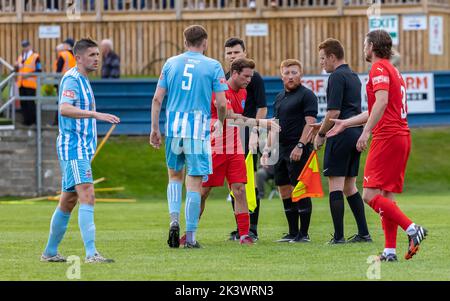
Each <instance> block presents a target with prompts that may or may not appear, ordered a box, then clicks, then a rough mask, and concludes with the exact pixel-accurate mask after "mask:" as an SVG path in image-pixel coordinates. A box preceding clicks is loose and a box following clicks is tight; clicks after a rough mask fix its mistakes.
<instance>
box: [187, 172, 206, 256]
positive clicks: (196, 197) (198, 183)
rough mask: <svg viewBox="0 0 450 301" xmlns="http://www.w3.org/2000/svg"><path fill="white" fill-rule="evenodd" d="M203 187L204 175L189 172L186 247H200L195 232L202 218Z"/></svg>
mask: <svg viewBox="0 0 450 301" xmlns="http://www.w3.org/2000/svg"><path fill="white" fill-rule="evenodd" d="M201 189H202V176H191V175H189V174H188V176H187V177H186V205H185V217H186V244H185V248H186V247H187V248H189V247H193V248H197V247H200V244H198V242H197V240H196V237H195V234H196V232H197V228H198V221H199V218H200V203H201Z"/></svg>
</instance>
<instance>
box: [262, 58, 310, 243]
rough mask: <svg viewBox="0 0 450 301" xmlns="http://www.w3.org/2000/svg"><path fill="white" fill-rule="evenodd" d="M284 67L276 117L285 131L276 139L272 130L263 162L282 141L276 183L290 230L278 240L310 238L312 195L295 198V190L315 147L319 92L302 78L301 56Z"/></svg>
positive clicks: (283, 64) (281, 67)
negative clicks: (313, 127)
mask: <svg viewBox="0 0 450 301" xmlns="http://www.w3.org/2000/svg"><path fill="white" fill-rule="evenodd" d="M280 71H281V78H282V80H283V85H284V90H283V91H282V92H280V93H279V94H278V95H277V96H276V98H275V107H274V111H275V115H274V117H275V119H276V120H278V121H279V123H280V127H281V132H280V133H279V141H274V139H273V136H272V135H270V134H269V139H268V142H267V146H266V147H265V148H264V151H263V155H262V158H261V164H262V165H263V166H266V165H268V160H269V153H270V152H271V151H272V152H273V150H274V148H276V146H277V142H278V143H279V149H278V151H279V157H278V162H277V163H276V164H275V185H277V186H278V191H279V193H280V197H281V199H282V200H283V206H284V213H285V214H286V219H287V222H288V225H289V233H288V234H286V235H285V236H283V237H282V238H281V239H279V240H277V241H278V242H309V241H310V238H309V235H308V229H309V223H310V219H311V212H312V203H311V198H303V199H301V200H299V201H298V202H292V198H291V194H292V191H293V189H294V187H295V186H296V185H297V183H298V181H297V178H298V176H299V175H300V172H301V171H302V169H303V167H304V166H305V164H306V162H307V161H308V158H309V156H310V154H311V151H312V144H311V143H310V142H311V141H310V137H308V134H309V131H310V129H309V126H307V124H313V123H314V122H316V117H317V111H318V101H317V97H316V95H315V94H314V93H313V92H312V91H311V90H309V89H308V88H306V87H304V86H302V84H301V82H300V81H301V78H302V75H303V69H302V65H301V63H300V62H299V61H298V60H293V59H288V60H285V61H283V62H282V63H281V66H280ZM299 219H300V228H299Z"/></svg>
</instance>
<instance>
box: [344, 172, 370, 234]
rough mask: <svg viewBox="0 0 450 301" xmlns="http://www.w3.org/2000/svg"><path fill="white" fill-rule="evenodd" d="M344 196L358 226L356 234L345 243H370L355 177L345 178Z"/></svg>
mask: <svg viewBox="0 0 450 301" xmlns="http://www.w3.org/2000/svg"><path fill="white" fill-rule="evenodd" d="M344 195H345V196H346V197H347V202H348V204H349V206H350V209H351V210H352V213H353V216H354V217H355V220H356V224H357V226H358V234H356V235H354V236H353V237H352V238H350V239H349V240H348V241H347V242H349V243H353V242H372V238H371V237H370V234H369V229H368V227H367V221H366V214H365V212H364V202H363V200H362V197H361V195H360V193H359V192H358V188H357V187H356V177H346V178H345V182H344Z"/></svg>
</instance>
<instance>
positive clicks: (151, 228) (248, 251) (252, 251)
mask: <svg viewBox="0 0 450 301" xmlns="http://www.w3.org/2000/svg"><path fill="white" fill-rule="evenodd" d="M262 202H263V203H262V206H261V208H262V210H261V215H260V229H259V231H260V240H259V241H258V243H257V244H256V245H254V246H241V245H239V244H238V243H236V242H231V241H227V240H226V239H227V235H228V232H229V231H230V230H232V229H233V227H234V220H233V215H232V212H231V206H230V204H229V203H227V202H226V201H225V200H223V199H220V200H210V201H209V203H208V206H207V211H206V212H205V215H204V218H203V219H202V220H201V223H200V227H199V233H198V239H199V241H200V242H201V243H202V244H203V245H204V248H203V249H199V250H184V249H170V248H168V246H167V244H166V239H167V230H168V225H167V224H168V218H167V204H166V202H164V201H153V202H138V203H135V204H97V206H96V228H97V248H98V249H99V251H101V252H103V253H104V254H105V255H107V256H110V257H112V258H114V259H115V260H116V263H115V264H110V265H87V264H82V265H81V280H367V278H366V272H367V269H368V267H369V264H368V263H367V258H368V256H370V255H376V254H377V253H378V252H379V251H381V250H382V249H383V236H382V232H381V227H380V222H379V220H378V217H377V216H376V215H375V214H374V213H373V212H372V211H371V210H367V217H368V224H369V229H370V231H371V234H372V236H373V238H374V240H375V241H374V243H372V244H357V245H337V246H327V245H325V242H326V241H328V240H329V238H330V236H329V233H331V232H332V222H331V217H330V214H329V209H328V201H327V200H326V199H315V200H314V204H313V215H312V222H311V228H310V235H311V238H312V242H311V243H309V244H289V243H275V242H273V241H274V240H276V239H278V238H279V237H280V236H281V235H282V234H283V232H285V231H286V228H287V225H286V221H285V217H284V214H283V210H282V205H281V202H280V201H279V200H275V199H274V200H271V201H269V200H263V201H262ZM398 203H399V205H400V206H401V207H402V208H403V209H404V211H405V212H406V213H407V214H408V215H410V216H412V217H413V218H414V220H415V221H417V222H418V223H420V224H423V225H424V226H426V227H427V228H428V229H429V230H430V235H429V237H428V238H427V239H426V240H425V242H424V245H423V246H422V250H421V251H420V252H419V253H418V254H417V255H416V256H415V257H414V258H413V260H410V261H406V260H404V259H403V258H402V257H403V254H404V252H405V250H406V237H405V236H404V234H403V233H401V231H399V245H398V252H399V254H400V257H401V258H400V261H399V262H398V263H393V264H391V263H387V264H385V263H383V264H382V265H381V280H450V266H449V265H448V264H446V263H448V258H449V257H450V243H449V242H448V239H447V236H448V230H447V228H448V218H449V216H450V203H449V202H448V197H447V196H444V195H443V196H433V197H428V196H411V195H408V196H405V197H400V198H399V199H398ZM54 207H55V204H54V203H50V202H44V203H36V204H34V205H20V204H14V205H4V204H2V205H0V220H1V221H2V223H1V224H0V243H1V246H0V280H67V278H66V276H65V275H66V270H67V269H68V267H69V265H68V264H48V263H41V262H39V255H40V254H41V252H42V250H43V248H44V247H45V243H46V240H47V235H48V224H49V220H50V217H51V215H52V212H53V210H54ZM75 212H76V211H75ZM350 212H351V211H350V210H349V208H348V207H347V208H346V218H345V221H346V224H345V226H346V235H347V236H349V235H351V234H353V233H354V232H355V231H356V227H355V225H354V222H353V220H352V216H351V213H350ZM19 213H20V214H19ZM182 225H183V222H182ZM183 228H184V226H183ZM60 252H62V254H64V255H66V256H69V255H76V256H80V257H81V258H83V257H84V249H83V244H82V241H81V237H80V233H79V230H78V225H77V214H74V215H73V216H72V218H71V221H70V225H69V229H68V232H67V233H66V236H65V238H64V240H63V242H62V244H61V246H60Z"/></svg>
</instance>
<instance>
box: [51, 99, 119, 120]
mask: <svg viewBox="0 0 450 301" xmlns="http://www.w3.org/2000/svg"><path fill="white" fill-rule="evenodd" d="M59 109H60V112H61V115H62V116H64V117H69V118H76V119H82V118H95V119H97V120H102V121H106V122H109V123H119V122H120V119H119V117H117V116H115V115H112V114H106V113H100V112H95V111H89V110H82V109H79V108H77V107H74V106H73V105H71V104H69V103H62V104H61V105H60V106H59Z"/></svg>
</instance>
